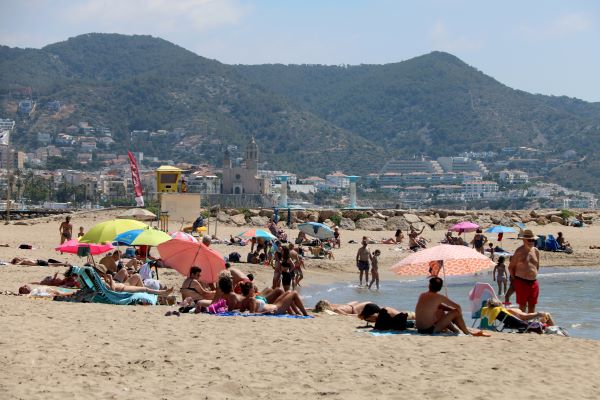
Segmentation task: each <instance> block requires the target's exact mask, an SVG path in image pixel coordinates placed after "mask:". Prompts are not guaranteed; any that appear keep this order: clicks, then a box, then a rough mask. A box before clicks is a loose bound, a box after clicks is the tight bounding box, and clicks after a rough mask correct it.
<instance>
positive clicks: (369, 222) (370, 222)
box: [356, 217, 385, 231]
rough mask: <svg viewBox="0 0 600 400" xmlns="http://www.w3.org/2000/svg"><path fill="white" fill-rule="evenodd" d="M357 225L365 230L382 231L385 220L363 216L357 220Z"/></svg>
mask: <svg viewBox="0 0 600 400" xmlns="http://www.w3.org/2000/svg"><path fill="white" fill-rule="evenodd" d="M356 227H357V228H358V229H363V230H365V231H382V230H383V229H384V227H385V221H384V220H382V219H379V218H371V217H369V218H362V219H359V220H358V221H357V222H356Z"/></svg>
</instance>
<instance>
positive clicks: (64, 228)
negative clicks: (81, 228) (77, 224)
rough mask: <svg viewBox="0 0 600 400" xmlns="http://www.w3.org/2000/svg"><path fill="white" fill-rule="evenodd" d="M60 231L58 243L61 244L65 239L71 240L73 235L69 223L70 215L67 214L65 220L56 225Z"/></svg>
mask: <svg viewBox="0 0 600 400" xmlns="http://www.w3.org/2000/svg"><path fill="white" fill-rule="evenodd" d="M58 232H59V233H60V244H63V243H64V242H66V241H67V240H71V238H72V237H73V225H72V224H71V216H67V218H65V220H64V221H63V222H62V223H61V224H60V226H59V227H58Z"/></svg>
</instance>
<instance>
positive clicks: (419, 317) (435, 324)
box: [415, 276, 489, 336]
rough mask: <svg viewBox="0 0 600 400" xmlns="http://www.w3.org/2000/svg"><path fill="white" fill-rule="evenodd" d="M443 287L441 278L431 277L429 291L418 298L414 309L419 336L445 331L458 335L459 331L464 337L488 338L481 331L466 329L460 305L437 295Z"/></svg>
mask: <svg viewBox="0 0 600 400" xmlns="http://www.w3.org/2000/svg"><path fill="white" fill-rule="evenodd" d="M443 286H444V281H443V280H442V279H441V278H439V277H437V276H436V277H433V278H431V279H429V290H428V291H427V292H425V293H422V294H421V295H420V296H419V300H418V301H417V305H416V307H415V325H416V328H417V331H418V332H419V333H421V334H432V333H440V332H445V331H451V332H455V333H458V329H460V331H462V332H463V333H464V334H465V335H476V336H489V335H487V334H485V333H484V332H482V331H470V330H469V328H467V325H466V324H465V321H464V320H463V317H462V309H461V307H460V305H459V304H457V303H455V302H453V301H452V300H450V299H449V298H448V297H446V296H443V295H441V294H440V293H439V291H440V290H442V287H443ZM454 324H456V326H455V325H454ZM456 327H458V329H457V328H456Z"/></svg>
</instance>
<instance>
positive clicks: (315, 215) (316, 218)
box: [307, 211, 319, 222]
mask: <svg viewBox="0 0 600 400" xmlns="http://www.w3.org/2000/svg"><path fill="white" fill-rule="evenodd" d="M307 221H310V222H319V213H318V212H317V211H315V212H311V213H310V215H309V216H308V218H307Z"/></svg>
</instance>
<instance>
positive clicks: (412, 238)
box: [408, 225, 425, 251]
mask: <svg viewBox="0 0 600 400" xmlns="http://www.w3.org/2000/svg"><path fill="white" fill-rule="evenodd" d="M424 230H425V225H423V228H421V231H420V232H417V230H416V229H415V228H413V227H412V226H411V227H410V233H409V234H408V248H409V249H411V250H412V251H417V250H418V249H420V248H421V245H420V244H419V242H418V241H417V238H418V237H419V236H421V234H422V233H423V231H424Z"/></svg>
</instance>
